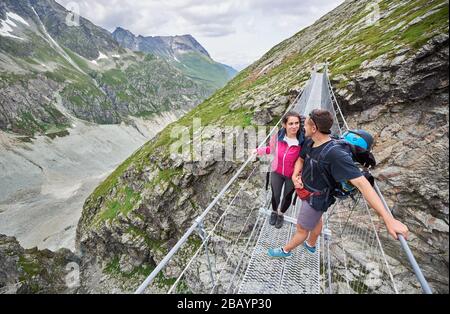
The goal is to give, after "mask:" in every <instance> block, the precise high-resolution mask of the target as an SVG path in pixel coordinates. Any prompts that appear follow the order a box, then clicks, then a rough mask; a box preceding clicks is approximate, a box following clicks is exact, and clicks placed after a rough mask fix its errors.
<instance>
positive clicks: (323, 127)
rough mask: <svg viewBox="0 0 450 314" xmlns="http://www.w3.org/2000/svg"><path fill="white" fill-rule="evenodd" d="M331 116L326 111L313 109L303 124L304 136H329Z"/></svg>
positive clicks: (331, 122)
mask: <svg viewBox="0 0 450 314" xmlns="http://www.w3.org/2000/svg"><path fill="white" fill-rule="evenodd" d="M332 126H333V115H332V114H331V112H329V111H328V110H323V109H314V110H313V111H311V113H310V114H309V116H308V117H307V118H306V122H305V135H306V136H309V137H313V136H314V135H316V134H318V133H322V134H331V127H332Z"/></svg>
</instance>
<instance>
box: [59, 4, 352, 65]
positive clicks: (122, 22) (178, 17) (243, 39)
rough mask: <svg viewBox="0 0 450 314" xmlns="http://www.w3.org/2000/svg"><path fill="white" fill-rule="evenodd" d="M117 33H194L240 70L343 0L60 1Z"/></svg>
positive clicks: (207, 46) (220, 57) (210, 51)
mask: <svg viewBox="0 0 450 314" xmlns="http://www.w3.org/2000/svg"><path fill="white" fill-rule="evenodd" d="M57 1H58V2H59V3H61V4H62V5H64V6H67V5H68V4H69V3H75V4H76V5H78V6H79V9H80V14H81V15H82V16H84V17H86V18H87V19H89V20H90V21H92V22H93V23H94V24H96V25H99V26H101V27H104V28H106V29H107V30H109V31H113V30H114V29H115V28H116V27H117V26H122V27H123V28H126V29H129V30H130V31H131V32H133V33H135V34H139V35H143V36H150V35H152V36H155V35H161V36H166V35H182V34H191V35H192V36H194V37H195V38H196V39H197V40H198V41H199V42H200V43H201V44H202V45H203V46H204V47H205V48H206V49H207V50H208V52H209V53H210V55H211V56H212V57H213V58H216V59H218V61H220V62H223V63H226V64H229V65H232V66H236V67H239V68H242V67H243V65H244V64H246V65H248V64H249V63H251V62H253V61H256V60H257V58H259V57H260V56H262V55H263V54H264V53H265V52H267V51H268V50H269V49H270V48H271V47H273V46H274V45H276V44H278V43H279V42H281V41H282V40H284V39H286V38H288V37H290V36H292V35H294V34H295V33H297V32H298V31H300V29H302V28H304V27H306V26H308V25H310V24H312V23H313V22H314V21H315V20H317V19H319V18H320V17H321V16H322V15H324V14H325V13H327V12H328V11H330V10H331V9H333V8H334V7H336V6H337V5H339V4H340V3H342V2H343V1H344V0H277V1H274V0H164V1H163V0H57Z"/></svg>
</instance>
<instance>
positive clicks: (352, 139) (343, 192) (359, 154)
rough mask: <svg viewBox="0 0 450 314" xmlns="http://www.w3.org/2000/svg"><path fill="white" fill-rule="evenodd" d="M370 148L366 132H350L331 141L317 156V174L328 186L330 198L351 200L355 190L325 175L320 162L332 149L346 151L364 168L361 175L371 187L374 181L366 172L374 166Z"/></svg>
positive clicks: (347, 184) (347, 183)
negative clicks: (349, 198) (348, 198)
mask: <svg viewBox="0 0 450 314" xmlns="http://www.w3.org/2000/svg"><path fill="white" fill-rule="evenodd" d="M372 146H373V137H372V135H370V134H369V133H368V132H367V131H364V130H350V131H347V132H345V133H344V134H343V136H342V138H338V139H333V140H332V141H331V142H329V143H328V144H327V145H326V146H325V147H324V149H323V150H322V151H321V153H320V154H319V158H318V167H319V172H320V173H321V175H322V177H323V178H324V180H325V182H327V185H328V186H329V189H330V190H329V195H330V196H332V197H336V198H340V199H345V198H347V197H349V196H350V197H352V198H353V195H354V194H355V193H356V191H357V189H356V187H355V186H353V185H352V184H351V183H350V182H349V181H345V182H335V181H334V179H333V178H332V177H331V175H329V174H327V173H326V170H325V168H324V167H323V164H321V161H322V160H325V157H326V155H327V154H328V153H329V152H330V151H331V150H332V149H341V150H343V151H346V152H347V153H348V154H350V155H351V157H352V159H353V161H354V162H357V163H359V164H360V165H361V166H363V167H364V168H365V169H364V170H363V171H362V174H363V175H364V176H365V177H366V179H367V180H368V181H369V182H370V184H371V185H372V186H373V185H374V184H375V179H374V177H373V176H372V175H371V173H370V172H369V170H368V168H373V167H375V166H376V161H375V157H374V156H373V154H372V153H371V151H370V150H371V149H372ZM335 147H339V148H335Z"/></svg>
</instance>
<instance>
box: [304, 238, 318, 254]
mask: <svg viewBox="0 0 450 314" xmlns="http://www.w3.org/2000/svg"><path fill="white" fill-rule="evenodd" d="M303 246H304V247H305V248H306V249H307V250H308V251H309V252H310V253H316V247H315V246H309V245H308V243H306V241H305V242H303Z"/></svg>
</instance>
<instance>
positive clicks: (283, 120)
mask: <svg viewBox="0 0 450 314" xmlns="http://www.w3.org/2000/svg"><path fill="white" fill-rule="evenodd" d="M290 117H295V118H298V121H299V122H300V128H301V127H302V126H301V124H302V118H301V116H300V114H299V113H297V112H296V111H288V112H287V113H286V114H285V115H284V117H283V119H282V120H281V122H283V124H286V123H287V122H288V120H289V118H290Z"/></svg>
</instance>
